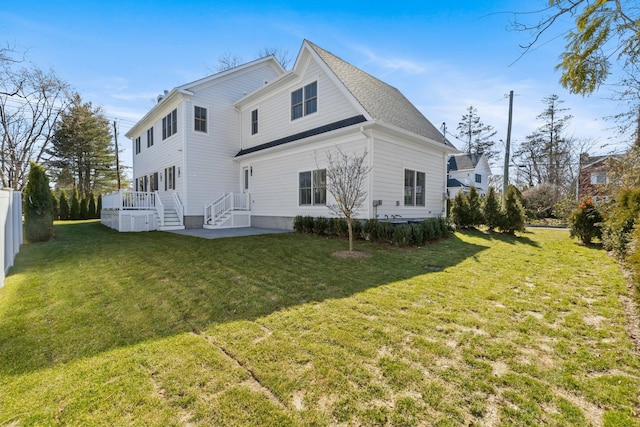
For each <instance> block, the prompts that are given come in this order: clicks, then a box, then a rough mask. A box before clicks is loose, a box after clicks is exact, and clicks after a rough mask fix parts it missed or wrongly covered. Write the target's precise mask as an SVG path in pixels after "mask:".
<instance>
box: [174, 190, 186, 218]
mask: <svg viewBox="0 0 640 427" xmlns="http://www.w3.org/2000/svg"><path fill="white" fill-rule="evenodd" d="M173 206H174V207H175V208H176V213H177V214H178V219H179V220H180V225H184V206H183V205H182V201H181V200H180V197H179V196H178V193H173Z"/></svg>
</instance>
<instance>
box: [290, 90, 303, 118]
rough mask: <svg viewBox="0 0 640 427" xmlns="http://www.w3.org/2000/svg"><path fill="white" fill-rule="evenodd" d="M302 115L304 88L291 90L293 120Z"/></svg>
mask: <svg viewBox="0 0 640 427" xmlns="http://www.w3.org/2000/svg"><path fill="white" fill-rule="evenodd" d="M300 117H302V88H300V89H298V90H296V91H293V92H291V120H295V119H299V118H300Z"/></svg>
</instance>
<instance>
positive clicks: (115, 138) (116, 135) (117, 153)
mask: <svg viewBox="0 0 640 427" xmlns="http://www.w3.org/2000/svg"><path fill="white" fill-rule="evenodd" d="M113 139H114V141H115V143H116V175H117V176H118V190H120V154H119V149H118V127H117V125H116V121H115V120H114V121H113Z"/></svg>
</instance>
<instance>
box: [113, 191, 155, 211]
mask: <svg viewBox="0 0 640 427" xmlns="http://www.w3.org/2000/svg"><path fill="white" fill-rule="evenodd" d="M156 194H157V192H156V193H147V192H145V191H128V190H119V191H115V192H113V193H109V194H105V195H103V196H102V209H115V210H127V209H140V210H155V209H156V203H157V201H156ZM158 199H159V198H158Z"/></svg>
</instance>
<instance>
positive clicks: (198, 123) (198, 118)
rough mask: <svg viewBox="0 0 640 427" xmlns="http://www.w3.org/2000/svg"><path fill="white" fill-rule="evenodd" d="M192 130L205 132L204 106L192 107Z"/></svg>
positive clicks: (205, 117) (205, 110) (205, 111)
mask: <svg viewBox="0 0 640 427" xmlns="http://www.w3.org/2000/svg"><path fill="white" fill-rule="evenodd" d="M193 117H194V124H193V128H194V130H196V131H198V132H207V109H206V108H204V107H198V106H195V107H193Z"/></svg>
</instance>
